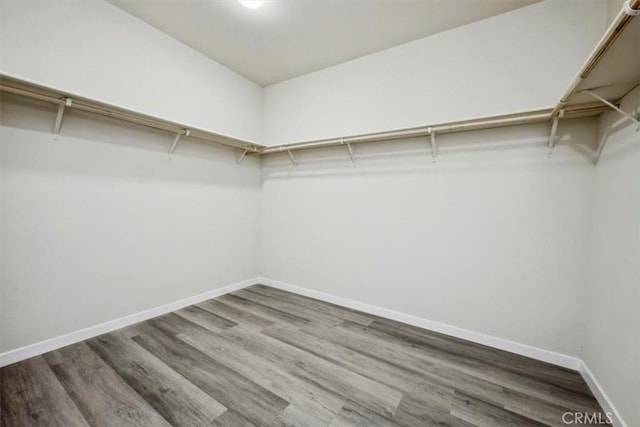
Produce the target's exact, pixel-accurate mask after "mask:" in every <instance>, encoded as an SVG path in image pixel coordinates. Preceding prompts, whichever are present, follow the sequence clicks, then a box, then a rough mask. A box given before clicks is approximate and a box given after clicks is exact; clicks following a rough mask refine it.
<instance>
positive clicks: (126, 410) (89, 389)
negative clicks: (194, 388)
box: [44, 342, 170, 426]
mask: <svg viewBox="0 0 640 427" xmlns="http://www.w3.org/2000/svg"><path fill="white" fill-rule="evenodd" d="M44 359H45V360H46V361H47V363H48V364H49V366H50V367H51V370H52V371H53V372H54V373H55V374H56V377H57V378H58V380H59V381H60V383H61V384H62V386H63V387H64V388H65V390H66V392H67V394H68V395H69V396H70V397H71V399H73V401H74V402H75V403H76V405H77V406H78V408H79V409H80V412H82V415H83V416H84V418H85V419H86V420H87V422H88V423H89V424H91V425H94V426H96V425H98V426H139V425H156V426H169V425H170V424H169V423H168V422H167V421H166V420H165V419H164V418H163V417H162V416H161V415H160V414H159V413H158V412H157V411H156V410H155V409H153V407H152V406H151V405H149V403H147V402H146V401H145V400H144V399H143V398H142V397H141V396H140V395H139V394H137V393H136V392H135V390H133V389H132V388H131V387H130V386H129V385H128V384H127V383H126V382H125V381H124V380H123V379H122V378H121V377H120V376H119V375H118V374H117V373H116V372H115V371H114V370H113V369H111V367H110V366H109V365H107V364H106V363H105V362H104V361H103V360H102V359H100V357H98V355H97V354H96V353H95V352H94V351H93V350H91V348H89V346H87V344H86V343H85V342H81V343H78V344H73V345H71V346H68V347H64V348H61V349H59V350H55V351H53V352H51V353H47V354H45V355H44Z"/></svg>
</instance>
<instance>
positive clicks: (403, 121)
mask: <svg viewBox="0 0 640 427" xmlns="http://www.w3.org/2000/svg"><path fill="white" fill-rule="evenodd" d="M606 24H607V22H606V4H605V3H604V2H602V1H599V0H589V1H582V0H547V1H544V2H541V3H536V4H534V5H531V6H528V7H525V8H522V9H518V10H515V11H512V12H509V13H506V14H503V15H499V16H495V17H492V18H489V19H486V20H482V21H479V22H476V23H473V24H469V25H466V26H463V27H459V28H456V29H453V30H450V31H446V32H443V33H439V34H436V35H433V36H430V37H426V38H423V39H420V40H417V41H414V42H411V43H407V44H405V45H402V46H398V47H394V48H391V49H388V50H385V51H382V52H378V53H375V54H372V55H368V56H365V57H363V58H359V59H356V60H353V61H350V62H347V63H344V64H340V65H337V66H334V67H331V68H327V69H325V70H321V71H318V72H315V73H311V74H308V75H305V76H302V77H299V78H295V79H292V80H288V81H285V82H282V83H279V84H275V85H272V86H269V87H267V88H265V92H264V112H263V118H264V125H263V135H264V137H263V142H264V143H265V144H268V145H278V144H283V143H289V142H294V141H304V140H310V139H321V138H330V137H344V136H348V135H352V134H362V133H368V132H376V131H385V130H391V129H399V128H407V127H414V126H423V125H427V124H434V123H438V122H448V121H455V120H462V119H470V118H475V117H483V116H490V115H498V114H508V113H513V112H518V111H525V110H532V109H541V108H549V107H551V106H553V105H555V103H556V102H557V101H558V100H559V97H560V94H561V93H563V92H564V90H565V89H566V87H567V86H568V85H569V83H570V82H571V80H572V79H573V78H574V76H575V74H576V72H577V70H578V69H579V68H580V66H581V65H582V63H583V62H584V61H585V59H586V58H587V56H588V55H589V53H590V52H591V50H592V49H593V46H594V45H595V43H596V42H597V41H598V39H599V38H600V37H601V36H602V34H603V32H604V30H605V28H606Z"/></svg>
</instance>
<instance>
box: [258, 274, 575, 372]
mask: <svg viewBox="0 0 640 427" xmlns="http://www.w3.org/2000/svg"><path fill="white" fill-rule="evenodd" d="M258 279H259V281H260V283H262V284H264V285H267V286H272V287H274V288H278V289H282V290H284V291H289V292H293V293H296V294H300V295H304V296H307V297H310V298H315V299H319V300H321V301H326V302H330V303H333V304H337V305H342V306H344V307H348V308H352V309H354V310H359V311H364V312H365V313H369V314H373V315H375V316H380V317H384V318H386V319H391V320H396V321H398V322H402V323H407V324H409V325H413V326H417V327H419V328H424V329H428V330H431V331H435V332H440V333H442V334H446V335H451V336H453V337H456V338H461V339H464V340H467V341H472V342H475V343H478V344H482V345H486V346H489V347H493V348H497V349H500V350H505V351H509V352H511V353H515V354H519V355H522V356H526V357H530V358H532V359H536V360H541V361H543V362H548V363H552V364H554V365H558V366H562V367H564V368H568V369H573V370H574V371H577V370H579V368H580V364H581V360H580V359H578V358H576V357H573V356H569V355H566V354H561V353H556V352H553V351H549V350H544V349H541V348H537V347H533V346H530V345H527V344H521V343H517V342H514V341H509V340H505V339H502V338H498V337H494V336H491V335H485V334H482V333H480V332H474V331H470V330H468V329H463V328H458V327H456V326H451V325H447V324H444V323H440V322H435V321H433V320H427V319H423V318H421V317H417V316H412V315H410V314H404V313H400V312H397V311H394V310H389V309H387V308H382V307H377V306H374V305H370V304H365V303H362V302H358V301H354V300H350V299H348V298H342V297H338V296H335V295H331V294H327V293H324V292H319V291H314V290H311V289H308V288H303V287H301V286H296V285H291V284H289V283H283V282H280V281H277V280H272V279H267V278H265V277H259V278H258Z"/></svg>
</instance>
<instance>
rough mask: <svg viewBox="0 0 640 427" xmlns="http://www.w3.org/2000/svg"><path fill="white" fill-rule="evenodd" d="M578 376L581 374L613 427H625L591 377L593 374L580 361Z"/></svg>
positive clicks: (609, 400) (616, 411) (600, 387)
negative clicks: (609, 417)
mask: <svg viewBox="0 0 640 427" xmlns="http://www.w3.org/2000/svg"><path fill="white" fill-rule="evenodd" d="M580 374H582V378H584V380H585V381H586V383H587V385H588V386H589V388H590V389H591V392H592V393H593V395H594V396H595V397H596V399H597V400H598V403H599V404H600V406H602V410H603V411H604V412H608V413H609V414H610V415H611V418H612V421H613V425H614V426H615V427H627V424H626V423H625V422H624V420H623V419H622V417H621V416H620V412H618V410H617V409H616V407H615V406H614V405H613V403H612V402H611V399H609V396H607V393H605V392H604V389H603V388H602V386H601V385H600V383H599V382H598V380H596V377H595V376H593V372H591V370H590V369H589V367H588V366H587V364H586V363H584V361H580Z"/></svg>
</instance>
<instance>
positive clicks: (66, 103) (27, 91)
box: [0, 78, 264, 152]
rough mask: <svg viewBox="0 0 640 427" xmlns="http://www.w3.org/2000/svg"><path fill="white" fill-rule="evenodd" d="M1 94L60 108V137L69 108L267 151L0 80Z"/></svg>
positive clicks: (142, 116) (218, 136)
mask: <svg viewBox="0 0 640 427" xmlns="http://www.w3.org/2000/svg"><path fill="white" fill-rule="evenodd" d="M0 91H1V92H6V93H11V94H14V95H20V96H24V97H27V98H31V99H36V100H38V101H44V102H49V103H51V104H55V105H58V116H57V118H56V123H55V126H54V131H55V132H56V133H58V132H59V130H60V125H61V123H62V116H63V114H64V110H65V107H66V108H75V109H77V110H82V111H86V112H89V113H93V114H98V115H101V116H106V117H110V118H113V119H118V120H122V121H125V122H129V123H135V124H138V125H141V126H146V127H149V128H153V129H158V130H162V131H166V132H170V133H174V134H178V135H182V136H190V137H191V138H197V139H200V140H203V141H208V142H213V143H216V144H220V145H224V146H227V147H234V148H240V149H242V150H247V151H248V152H259V151H260V149H261V148H263V147H264V146H263V145H260V144H254V143H251V142H248V141H243V140H241V139H237V138H232V137H228V136H224V135H218V134H215V133H212V132H207V131H204V130H201V129H194V128H191V127H188V126H184V125H179V124H177V123H173V122H169V121H165V120H161V119H156V118H153V117H149V116H145V115H143V114H140V113H132V112H129V111H125V110H122V109H119V108H115V107H111V106H108V105H104V104H101V103H98V102H94V101H90V100H87V99H81V98H75V97H69V96H66V95H63V94H60V93H55V92H53V91H50V90H47V89H40V88H32V87H31V85H26V84H24V83H13V82H7V81H6V79H5V78H2V79H0ZM174 148H175V147H174Z"/></svg>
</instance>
